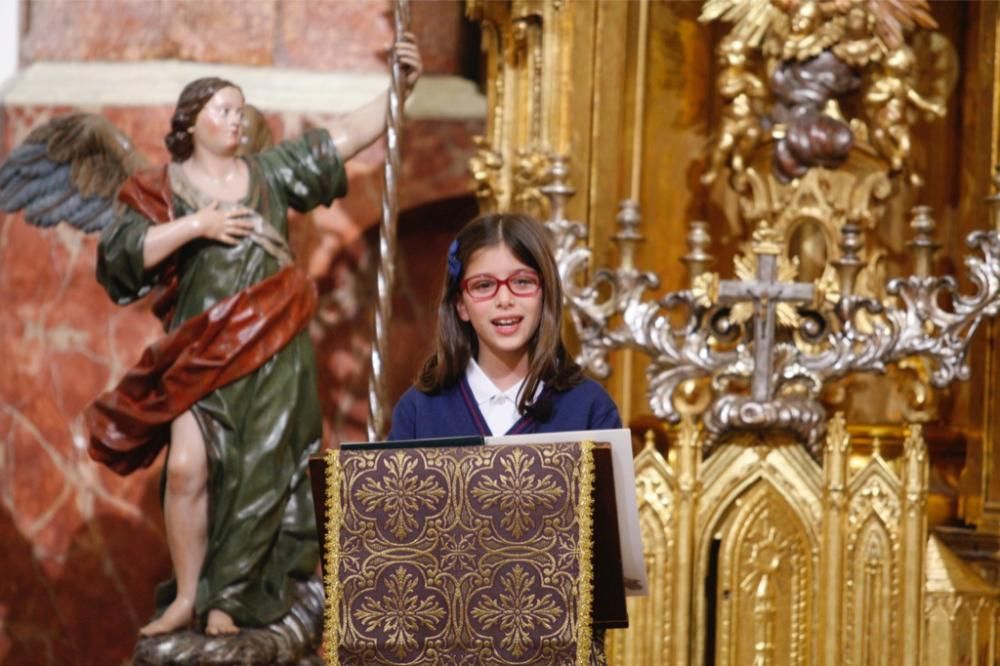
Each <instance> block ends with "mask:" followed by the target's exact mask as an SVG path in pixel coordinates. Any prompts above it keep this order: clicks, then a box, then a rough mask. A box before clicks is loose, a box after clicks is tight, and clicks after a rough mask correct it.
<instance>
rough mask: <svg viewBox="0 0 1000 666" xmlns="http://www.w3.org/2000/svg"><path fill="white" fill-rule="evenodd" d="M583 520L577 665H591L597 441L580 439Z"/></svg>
mask: <svg viewBox="0 0 1000 666" xmlns="http://www.w3.org/2000/svg"><path fill="white" fill-rule="evenodd" d="M577 521H578V522H579V524H580V546H579V549H580V582H579V590H578V593H579V598H580V600H579V605H578V606H577V615H576V623H577V624H576V666H589V664H590V652H591V649H592V648H593V645H591V642H592V641H593V628H594V627H593V618H592V610H593V608H592V607H593V604H594V567H593V562H592V560H591V557H592V556H593V552H594V443H593V442H589V441H584V442H580V496H579V498H578V499H577Z"/></svg>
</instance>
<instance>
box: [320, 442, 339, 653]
mask: <svg viewBox="0 0 1000 666" xmlns="http://www.w3.org/2000/svg"><path fill="white" fill-rule="evenodd" d="M342 480H343V470H342V469H341V468H340V451H339V450H338V449H328V450H327V452H326V543H325V544H324V550H325V559H324V561H323V571H324V575H323V588H324V591H325V592H326V608H325V609H324V611H323V645H324V651H325V652H326V664H327V666H339V665H340V655H339V647H340V636H339V632H340V601H341V589H340V576H339V573H340V524H341V520H342V517H343V516H342V515H341V511H342V510H343V507H342V506H341V504H340V486H341V482H342Z"/></svg>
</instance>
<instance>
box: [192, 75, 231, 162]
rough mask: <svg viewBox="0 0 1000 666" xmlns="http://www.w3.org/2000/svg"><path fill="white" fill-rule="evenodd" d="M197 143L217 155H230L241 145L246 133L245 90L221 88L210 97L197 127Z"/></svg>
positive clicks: (199, 116)
mask: <svg viewBox="0 0 1000 666" xmlns="http://www.w3.org/2000/svg"><path fill="white" fill-rule="evenodd" d="M191 129H192V130H193V132H194V143H195V146H197V147H199V148H202V149H207V150H209V151H210V152H212V153H215V154H216V155H230V154H232V153H235V152H236V149H237V148H239V146H240V137H241V136H242V134H243V93H241V92H240V91H239V90H238V89H236V88H222V89H221V90H219V91H217V92H216V93H215V94H214V95H212V98H211V99H210V100H208V102H207V103H206V104H205V106H204V107H202V109H201V111H199V112H198V117H197V118H196V119H195V122H194V126H193V127H192V128H191Z"/></svg>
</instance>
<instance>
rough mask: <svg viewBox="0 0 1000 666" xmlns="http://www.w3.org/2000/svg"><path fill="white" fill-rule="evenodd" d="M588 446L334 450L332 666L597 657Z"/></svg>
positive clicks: (330, 495) (582, 665)
mask: <svg viewBox="0 0 1000 666" xmlns="http://www.w3.org/2000/svg"><path fill="white" fill-rule="evenodd" d="M593 470H594V466H593V457H592V445H591V444H590V443H589V442H583V443H567V444H548V445H538V446H468V447H440V448H399V449H377V450H356V449H354V450H352V449H346V450H338V451H330V452H328V454H327V465H326V473H327V498H326V499H327V505H326V509H327V511H326V513H327V526H326V527H327V530H326V540H327V543H326V558H327V559H326V560H325V571H326V586H327V618H326V627H325V632H326V633H325V641H326V655H327V663H329V664H450V665H456V666H457V665H459V664H470V665H471V664H476V665H480V664H497V665H504V666H506V665H515V664H560V665H562V664H578V665H579V666H586V665H587V664H589V663H591V656H592V655H591V648H592V645H591V631H592V630H591V617H590V616H591V612H590V611H591V598H592V588H591V583H592V575H593V574H592V571H591V565H590V552H591V547H592V546H591V544H592V533H591V530H592V507H591V492H592V488H593V478H594V477H593V475H594V471H593Z"/></svg>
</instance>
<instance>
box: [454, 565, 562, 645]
mask: <svg viewBox="0 0 1000 666" xmlns="http://www.w3.org/2000/svg"><path fill="white" fill-rule="evenodd" d="M500 581H501V585H502V586H503V589H504V593H503V594H500V595H499V596H498V597H496V598H494V597H487V596H484V597H481V598H480V600H479V602H478V603H477V605H476V606H474V607H473V608H472V617H474V618H475V619H477V620H479V622H480V623H482V625H483V627H485V628H487V629H492V628H493V627H497V628H499V629H500V630H501V631H502V632H503V634H504V637H503V639H501V641H500V645H501V646H503V647H504V648H505V649H506V650H507V651H508V652H510V653H511V654H512V655H514V656H515V657H520V656H522V655H523V654H524V653H525V652H526V651H527V650H528V648H529V647H530V646H531V643H532V641H531V633H532V631H534V630H535V629H538V628H544V629H552V627H553V626H554V625H555V623H556V620H558V619H559V617H560V616H561V615H562V612H561V611H560V610H559V607H558V606H557V605H556V604H555V602H554V601H553V600H552V595H551V594H546V595H545V596H543V597H541V598H539V597H538V595H536V594H535V593H534V592H532V590H534V589H536V587H537V580H536V579H534V578H533V577H532V576H530V575H529V574H528V572H527V571H525V569H524V567H522V566H521V565H520V564H517V565H515V566H514V568H513V569H512V570H511V571H510V572H508V573H506V574H504V575H503V576H502V577H501V579H500Z"/></svg>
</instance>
